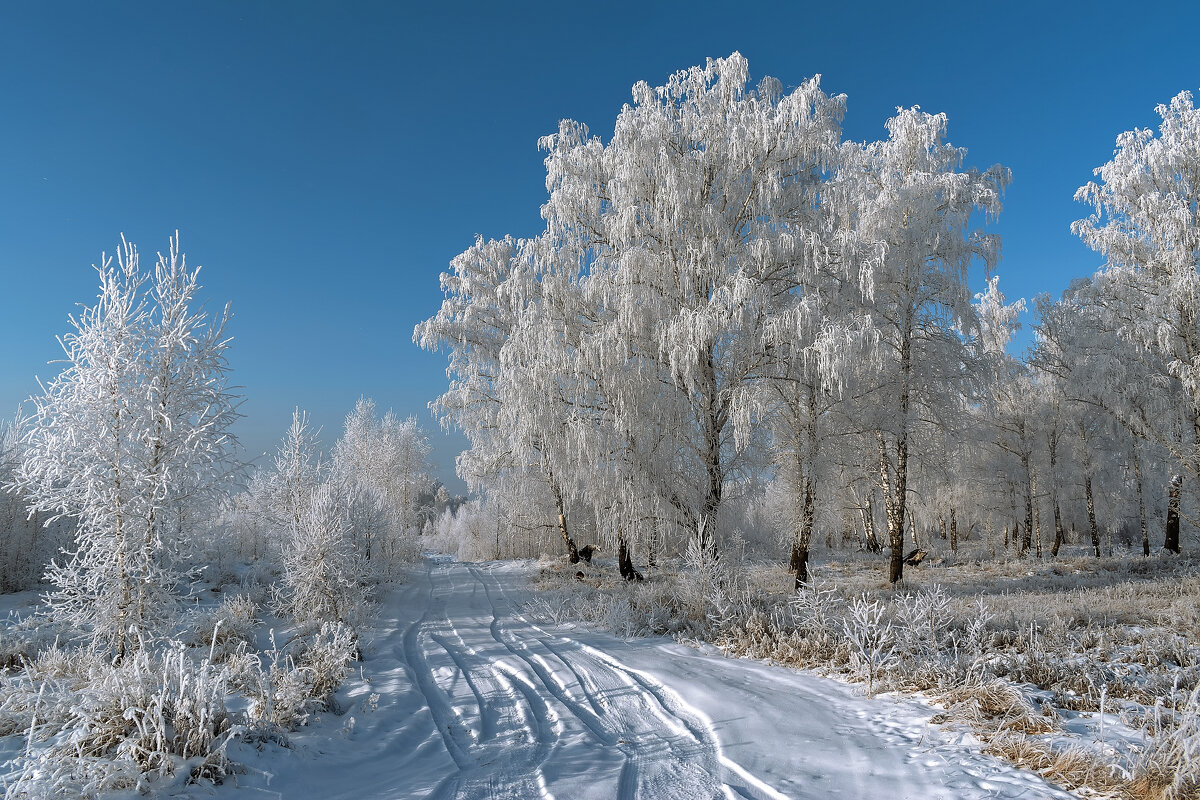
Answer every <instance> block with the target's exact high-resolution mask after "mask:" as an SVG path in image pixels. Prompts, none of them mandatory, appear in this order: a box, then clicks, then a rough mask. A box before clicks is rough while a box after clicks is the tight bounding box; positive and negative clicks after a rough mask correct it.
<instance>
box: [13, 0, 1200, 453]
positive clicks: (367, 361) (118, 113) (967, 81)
mask: <svg viewBox="0 0 1200 800" xmlns="http://www.w3.org/2000/svg"><path fill="white" fill-rule="evenodd" d="M910 5H911V8H910V7H909V6H910ZM732 9H733V6H732V4H729V3H702V2H689V3H661V4H660V3H652V2H637V3H626V2H608V3H603V4H577V3H545V4H534V3H519V2H514V3H453V2H450V3H439V4H430V5H421V6H417V5H412V4H408V3H403V2H386V3H367V2H356V3H333V2H329V3H308V2H288V3H284V2H274V3H265V2H237V3H234V2H204V3H199V2H171V3H162V2H155V3H104V4H101V3H91V2H87V3H85V2H75V3H62V2H44V3H33V2H19V3H18V2H14V3H6V4H4V5H3V6H2V7H0V109H2V112H0V278H2V279H3V280H2V281H0V413H3V414H5V415H7V414H8V413H10V410H13V411H15V409H16V407H17V404H18V403H19V402H20V401H21V400H23V399H24V398H26V397H27V396H29V394H31V393H32V392H33V391H35V390H36V388H37V385H36V383H35V381H34V376H35V375H40V376H42V377H43V378H45V377H49V376H51V375H53V374H54V373H55V372H57V370H58V367H56V366H52V365H49V366H48V365H47V363H46V362H47V361H48V360H50V359H53V358H55V357H56V356H57V355H58V353H59V351H58V349H57V348H58V345H57V343H56V342H55V336H56V335H59V334H61V333H63V332H65V331H66V329H67V325H66V318H67V315H68V314H69V313H72V312H73V311H74V310H75V304H76V303H79V302H89V303H90V302H91V300H92V299H93V298H94V296H95V274H94V272H92V270H91V269H90V265H91V264H92V263H93V262H96V261H97V260H98V257H99V254H100V252H101V251H102V250H107V251H108V252H113V250H114V249H115V246H116V243H117V242H118V240H119V235H120V234H121V233H122V232H124V233H125V234H126V236H127V237H128V238H129V239H130V240H132V241H134V242H137V243H138V245H139V246H140V249H141V251H142V253H143V258H144V259H149V260H150V262H151V263H152V256H153V254H154V253H155V252H156V251H157V250H161V249H165V247H166V244H167V238H168V237H169V236H170V235H171V234H172V232H174V231H175V230H176V229H179V230H180V231H181V233H182V236H183V244H184V249H185V251H186V252H187V253H188V255H189V260H190V262H191V263H196V264H203V265H204V266H205V269H204V272H203V273H202V274H203V276H204V283H205V285H206V287H207V292H208V295H209V297H210V298H211V304H212V305H213V306H214V307H219V306H220V305H222V304H223V303H224V302H225V301H226V300H230V301H232V303H233V309H234V313H235V319H234V322H233V325H232V333H233V334H234V336H235V342H234V344H233V346H232V348H231V350H230V360H231V363H232V366H233V369H234V373H233V374H234V379H235V382H236V383H238V384H240V385H241V386H243V387H245V388H244V392H245V396H246V402H245V404H244V406H243V409H242V410H243V412H244V414H245V419H244V420H243V421H242V422H241V423H240V428H239V433H240V436H241V438H242V440H243V443H244V444H245V445H246V447H247V449H248V451H250V454H251V455H255V454H257V453H261V452H263V451H266V450H269V449H271V448H272V447H273V446H274V443H275V442H276V441H277V439H278V438H279V436H281V435H282V433H283V431H284V429H285V428H286V427H287V424H288V422H289V418H290V413H291V409H292V408H293V407H294V406H297V405H299V406H300V407H302V408H306V409H308V410H310V411H311V412H312V414H313V417H314V420H315V421H316V422H317V423H318V424H320V425H322V426H324V428H325V438H326V439H328V440H332V439H333V438H335V436H336V435H337V433H338V432H339V431H340V427H341V420H342V418H343V416H344V415H345V413H346V412H347V411H349V409H350V408H351V407H352V406H353V404H354V401H355V399H356V398H357V397H359V395H368V396H371V397H374V398H375V400H376V402H377V403H378V404H379V405H380V406H381V407H389V406H390V407H392V408H394V409H395V410H396V411H397V412H399V413H401V414H415V415H417V416H418V417H419V418H420V419H421V420H422V421H423V422H424V423H425V424H426V425H427V426H428V428H429V429H430V430H431V431H433V430H435V429H436V423H434V421H433V420H432V418H431V417H430V416H429V413H428V411H427V410H426V403H427V402H428V401H429V400H430V399H432V398H433V397H435V396H436V395H437V394H438V393H439V392H441V391H442V389H443V388H444V386H445V376H444V372H443V370H444V367H445V361H444V359H443V358H441V357H439V356H437V355H433V354H429V353H425V352H423V351H420V350H418V349H417V348H416V346H415V345H413V344H412V342H411V336H412V328H413V325H414V324H415V323H417V322H418V321H420V320H422V319H424V318H426V317H428V316H430V315H431V314H433V313H434V312H435V311H436V310H437V307H438V305H439V303H440V301H441V294H440V290H439V287H438V280H437V276H438V274H439V272H441V271H442V270H443V269H445V267H446V265H447V263H448V262H449V260H450V259H451V258H452V257H453V256H454V255H456V254H457V253H459V252H461V251H462V250H464V249H465V248H466V247H468V246H469V245H470V244H471V241H472V239H473V237H474V235H475V234H477V233H479V234H482V235H484V236H486V237H498V236H502V235H504V234H506V233H512V234H514V235H518V236H530V235H534V234H535V233H536V232H537V230H538V227H539V223H540V219H539V216H538V208H539V205H540V204H541V202H542V201H543V200H544V198H545V185H544V170H543V167H542V157H543V155H542V154H541V153H539V152H538V150H537V147H536V142H537V138H538V137H539V136H541V135H544V134H546V133H550V132H552V131H554V130H555V129H556V127H557V121H558V120H559V119H560V118H563V117H570V118H574V119H578V120H581V121H584V122H586V123H587V124H588V125H589V126H590V127H591V129H592V130H593V132H596V133H598V134H600V135H601V136H605V137H607V136H608V135H609V134H610V133H611V131H612V126H613V121H614V119H615V117H616V114H617V112H618V111H619V110H620V107H621V105H622V104H623V103H625V102H627V101H628V100H629V97H630V95H629V90H630V87H631V86H632V85H633V83H634V82H636V81H638V80H647V81H649V82H650V83H651V84H660V83H662V82H663V81H664V79H665V78H666V77H667V76H668V75H669V74H670V73H671V72H673V71H674V70H677V69H682V68H685V67H688V66H690V65H694V64H700V63H703V61H704V59H705V58H706V57H710V56H714V57H715V56H724V55H728V54H729V53H730V52H732V51H733V50H739V51H741V52H742V53H743V54H744V55H745V56H746V57H747V58H748V59H749V61H750V69H751V72H752V80H757V78H759V77H761V76H762V75H768V74H769V75H774V76H775V77H777V78H779V79H780V80H781V81H783V83H784V85H785V86H795V85H796V84H798V83H800V82H801V81H802V80H804V79H806V78H807V77H809V76H811V75H813V74H815V73H821V74H822V76H823V78H822V82H823V86H824V88H825V89H826V91H829V92H835V93H845V94H847V95H848V104H849V107H848V113H847V118H846V122H845V133H846V135H847V136H848V137H850V138H853V139H858V140H863V139H868V138H870V139H877V138H881V137H882V136H883V135H884V133H885V132H884V128H883V123H884V121H885V120H886V119H887V117H888V116H889V115H890V114H891V113H892V112H893V111H894V109H895V107H896V106H910V105H920V106H921V107H922V108H923V109H925V110H927V111H931V112H938V111H944V112H946V113H947V114H948V116H949V120H950V123H949V139H950V141H952V142H953V143H955V144H957V145H960V146H965V147H966V148H968V150H969V154H968V161H969V162H970V163H972V164H974V165H978V166H981V167H986V166H989V165H991V164H993V163H997V162H999V163H1002V164H1004V165H1006V166H1008V167H1009V168H1010V169H1012V171H1013V184H1012V186H1011V188H1010V189H1009V191H1008V194H1007V195H1006V199H1005V211H1004V213H1003V214H1002V215H1001V218H1000V220H999V222H998V223H997V224H996V225H995V226H994V230H995V231H996V232H998V233H1000V234H1001V235H1002V236H1003V238H1004V250H1003V254H1004V258H1003V261H1002V263H1001V265H1000V267H999V269H998V270H997V271H998V273H999V274H1000V276H1001V287H1002V288H1003V290H1004V291H1005V292H1006V294H1008V295H1009V297H1010V298H1013V297H1018V296H1024V297H1031V296H1032V295H1033V294H1034V293H1036V292H1040V291H1049V292H1054V293H1057V292H1059V291H1061V290H1062V289H1063V288H1064V287H1065V286H1066V284H1067V283H1068V281H1069V280H1070V279H1071V278H1072V277H1074V276H1077V275H1082V274H1086V273H1089V272H1091V271H1092V270H1094V269H1095V268H1096V266H1097V265H1098V261H1097V258H1096V256H1095V255H1094V254H1092V253H1091V252H1090V251H1088V250H1087V249H1086V248H1084V247H1083V245H1082V244H1080V243H1079V241H1078V240H1077V239H1075V238H1074V237H1072V236H1071V235H1070V232H1069V230H1068V226H1069V225H1070V223H1071V221H1072V220H1074V219H1077V218H1078V217H1080V216H1082V215H1084V214H1085V213H1086V209H1084V208H1083V207H1082V206H1079V205H1077V204H1076V203H1074V201H1073V200H1072V196H1073V194H1074V191H1075V189H1076V188H1077V187H1078V186H1080V185H1081V184H1082V183H1084V182H1085V181H1087V180H1088V179H1089V178H1090V177H1091V170H1092V168H1094V167H1096V166H1098V165H1100V164H1102V163H1104V162H1105V161H1107V160H1108V158H1109V157H1110V156H1111V154H1112V150H1113V142H1114V139H1115V137H1116V136H1117V134H1118V133H1119V132H1121V131H1123V130H1127V129H1130V128H1132V127H1135V126H1143V127H1144V126H1153V125H1155V124H1156V123H1157V119H1158V118H1157V116H1156V115H1155V113H1154V107H1155V105H1156V104H1158V103H1161V102H1167V101H1168V100H1169V99H1170V98H1171V97H1173V96H1174V95H1175V94H1177V93H1178V92H1179V91H1181V90H1184V89H1190V90H1192V91H1193V92H1196V91H1197V90H1198V89H1200V57H1198V56H1197V52H1198V51H1197V47H1198V46H1197V44H1196V38H1195V37H1196V32H1197V30H1198V29H1200V4H1198V3H1195V2H1166V3H1149V4H1142V5H1140V6H1138V7H1136V9H1135V7H1134V6H1130V5H1129V4H1127V3H1120V4H1117V3H1046V2H1041V3H1023V2H1015V3H963V2H953V3H938V2H923V3H920V4H908V3H900V2H888V3H874V2H871V3H830V2H826V3H822V4H819V5H818V4H812V3H777V4H762V5H750V6H743V5H739V6H738V10H737V11H736V12H734V11H733V10H732ZM982 280H983V279H982V276H981V275H980V276H977V277H976V283H978V284H979V285H982ZM435 438H436V441H437V456H438V459H439V461H440V462H441V464H442V466H443V471H444V474H445V475H449V474H451V473H452V468H453V456H454V452H455V448H456V446H460V445H456V440H454V439H446V438H444V437H442V436H440V435H438V436H437V437H435Z"/></svg>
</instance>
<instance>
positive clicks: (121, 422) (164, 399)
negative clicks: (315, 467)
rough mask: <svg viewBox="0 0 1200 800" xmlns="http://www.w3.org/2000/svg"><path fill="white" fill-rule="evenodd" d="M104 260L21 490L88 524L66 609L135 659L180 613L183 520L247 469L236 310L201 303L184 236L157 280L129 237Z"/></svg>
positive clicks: (33, 420)
mask: <svg viewBox="0 0 1200 800" xmlns="http://www.w3.org/2000/svg"><path fill="white" fill-rule="evenodd" d="M116 262H117V263H116V265H115V266H114V264H113V261H112V259H110V258H107V257H105V258H102V259H101V263H100V266H99V267H97V268H96V269H97V272H98V274H99V276H100V294H99V299H98V301H97V303H96V304H95V305H94V306H91V307H86V308H84V309H83V311H81V312H80V313H79V315H78V316H77V317H72V318H71V328H72V330H71V331H70V332H69V333H68V334H67V335H65V336H64V337H62V339H61V343H62V346H63V350H64V352H65V354H66V357H65V359H64V361H65V363H66V365H67V366H66V368H65V369H64V370H63V372H61V373H60V374H59V375H58V376H57V377H55V378H54V379H53V380H52V381H51V382H50V383H49V384H48V385H46V387H45V389H44V392H43V394H41V395H39V396H36V397H34V398H33V399H32V402H33V404H34V409H35V410H34V413H33V415H32V416H31V417H30V418H29V419H28V420H27V421H26V422H25V432H24V437H23V453H22V461H21V463H20V465H19V467H18V469H17V470H16V473H15V475H14V479H13V482H12V484H11V485H12V488H14V489H16V490H17V491H20V492H22V493H23V495H24V496H25V497H26V498H27V499H28V501H29V503H30V508H31V510H32V511H34V512H39V513H44V514H48V515H50V519H55V518H58V517H67V518H71V519H73V520H74V521H75V522H76V526H77V533H76V542H75V547H74V550H73V551H72V552H71V553H69V554H68V556H67V559H66V560H65V561H64V562H62V563H55V564H53V565H52V566H51V567H50V570H49V572H48V577H49V578H50V580H51V582H52V583H53V584H54V587H55V588H54V591H53V592H52V593H51V595H50V604H51V607H52V608H53V610H54V611H55V612H56V613H57V614H59V615H61V616H62V617H63V618H65V619H67V620H69V621H71V622H73V623H75V624H77V625H83V626H86V627H88V628H90V630H91V633H92V636H93V638H94V640H95V641H96V642H97V643H98V644H101V645H103V646H106V647H109V648H111V650H112V651H113V653H114V654H115V656H116V657H117V658H123V657H124V656H125V655H126V654H127V653H129V652H130V651H131V650H134V649H137V648H138V647H139V644H140V642H141V641H142V640H143V639H145V638H146V637H148V636H153V635H154V634H155V633H156V632H157V631H159V630H161V628H162V626H163V624H164V623H166V622H167V621H168V620H170V619H171V618H172V617H173V615H174V602H173V595H172V592H173V587H174V586H175V584H176V583H177V581H178V580H179V578H180V574H179V572H178V570H177V569H176V565H175V559H174V558H173V555H174V553H173V549H174V546H175V545H176V544H178V543H179V541H180V539H181V534H182V531H179V530H178V529H177V526H175V525H173V524H172V522H173V521H175V520H178V519H181V518H182V515H183V513H184V512H185V510H186V509H188V508H194V507H196V506H197V505H198V504H202V503H205V502H209V501H211V500H213V499H214V498H215V497H216V496H217V495H218V494H219V493H220V492H222V491H223V490H224V489H225V488H226V486H227V481H228V479H229V478H230V477H231V476H233V475H234V474H235V473H236V471H237V465H236V464H235V463H234V461H233V453H234V450H235V447H236V440H235V439H234V437H233V435H232V433H231V431H230V426H231V425H232V423H233V421H234V420H235V419H236V418H237V416H238V415H237V411H236V407H237V397H236V395H235V394H234V393H233V391H232V390H231V389H230V387H229V385H228V366H227V364H226V360H225V351H226V349H227V347H228V343H229V339H228V337H227V336H226V333H225V326H226V323H227V321H228V318H229V312H228V308H227V309H226V310H225V313H224V314H223V315H221V316H216V317H210V316H209V315H208V314H207V313H206V312H205V311H204V310H203V308H198V307H197V305H196V303H197V296H198V292H199V289H200V286H199V283H198V281H197V278H198V273H199V268H197V269H194V270H193V269H188V268H187V266H186V262H185V258H184V256H183V254H182V252H181V251H180V250H179V239H178V236H176V237H175V238H173V239H172V240H171V242H170V248H169V250H168V253H167V255H165V256H164V255H161V254H160V255H159V258H158V262H157V264H156V266H155V270H154V274H153V276H148V275H146V274H145V273H143V272H142V271H141V269H140V267H139V263H138V253H137V249H136V248H135V247H134V246H133V245H132V244H130V243H128V242H125V241H124V240H123V241H122V245H121V249H120V250H119V251H118V255H117V259H116Z"/></svg>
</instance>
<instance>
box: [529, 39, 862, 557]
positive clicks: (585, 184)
mask: <svg viewBox="0 0 1200 800" xmlns="http://www.w3.org/2000/svg"><path fill="white" fill-rule="evenodd" d="M748 75H749V68H748V64H747V62H746V59H744V58H743V57H742V56H741V55H740V54H737V53H734V54H733V55H731V56H730V57H729V58H725V59H711V60H709V61H708V62H707V63H706V65H705V66H703V67H693V68H691V69H688V70H684V71H681V72H678V73H676V74H675V75H673V76H671V78H670V79H669V80H668V81H667V83H666V84H665V85H663V86H659V87H654V88H652V87H651V86H650V85H649V84H647V83H644V82H642V83H638V84H636V85H635V86H634V87H633V104H632V105H627V106H625V107H624V108H623V109H622V110H621V113H620V114H619V115H618V117H617V121H616V126H615V130H614V133H613V136H612V138H611V139H610V140H609V141H608V142H607V143H604V142H602V141H601V140H600V139H599V138H597V137H594V136H592V135H590V133H589V132H588V129H587V127H586V126H585V125H583V124H581V123H578V122H573V121H564V122H562V123H561V124H560V127H559V131H558V133H556V134H554V135H551V136H548V137H545V138H544V139H543V140H542V143H541V144H542V147H543V148H545V149H546V150H547V151H548V156H547V158H546V167H547V178H546V185H547V189H548V190H549V192H550V198H549V201H548V202H547V203H546V205H545V206H544V207H543V216H544V217H545V219H546V221H547V233H548V235H549V236H550V237H551V238H552V239H553V240H555V241H563V242H568V243H570V244H569V246H570V247H571V248H572V249H573V250H575V251H578V252H579V253H581V254H582V265H583V266H582V269H581V279H580V280H581V283H582V286H583V288H584V291H585V292H586V293H587V296H588V297H589V298H590V304H591V306H592V307H594V308H596V309H602V310H603V312H604V313H603V316H602V317H600V318H599V319H598V320H597V325H596V327H595V330H593V331H592V333H591V335H590V336H589V338H588V339H587V341H586V342H585V345H586V346H587V347H589V348H594V349H595V351H596V352H595V354H594V356H587V357H586V360H589V361H590V362H591V363H595V364H597V365H598V366H599V367H600V369H601V370H602V371H603V373H604V376H605V379H606V380H605V387H604V388H605V391H606V392H607V395H608V404H609V406H610V407H611V409H612V424H613V426H614V431H615V434H616V436H615V438H616V439H617V440H622V441H624V442H625V443H626V444H627V447H626V448H625V449H626V451H627V452H628V453H630V454H634V455H636V456H637V457H638V458H642V459H644V458H646V457H652V458H653V459H654V460H655V461H657V462H659V463H661V464H663V465H664V466H667V465H669V466H668V470H669V471H668V472H667V473H666V475H669V478H666V480H665V482H669V483H670V484H671V486H672V491H671V492H670V493H669V494H665V495H662V497H669V498H670V502H671V504H672V505H673V507H674V508H675V510H676V511H677V513H678V514H679V515H681V516H682V517H683V518H684V519H686V520H687V522H688V524H689V525H690V526H691V528H692V529H693V531H695V535H696V536H697V537H698V539H699V541H700V543H701V546H702V549H703V550H705V551H708V552H714V550H713V548H714V547H715V541H716V526H717V521H718V518H719V514H720V508H721V502H722V499H723V493H724V490H725V487H726V483H727V480H728V479H729V478H730V477H731V476H732V475H736V474H737V472H738V470H739V469H742V468H744V467H745V466H747V457H748V455H749V454H748V453H747V452H746V451H745V450H744V449H743V448H741V447H739V442H738V441H735V438H734V436H733V435H732V425H731V424H730V421H731V419H732V418H733V417H734V416H736V415H738V414H739V413H741V408H742V406H743V405H744V404H745V403H747V402H748V397H749V392H750V386H751V385H752V383H753V381H754V380H755V379H756V378H757V377H759V376H760V375H761V374H762V373H763V371H764V368H765V365H766V363H767V360H766V357H765V354H764V351H763V347H762V326H763V322H764V318H765V307H766V305H767V304H768V302H769V300H770V292H771V290H772V288H773V287H772V282H773V281H774V279H775V278H776V276H777V274H778V273H779V272H781V271H786V270H787V269H789V268H790V267H791V266H792V264H793V262H796V261H799V260H801V259H803V258H804V257H805V246H806V239H805V237H804V235H803V230H802V229H801V223H802V219H794V217H802V216H803V214H804V211H805V209H807V208H810V207H811V206H812V205H813V196H814V195H815V194H816V193H817V192H818V191H819V188H820V185H821V176H822V171H823V169H824V168H825V167H826V166H827V164H828V163H829V161H830V160H831V159H832V158H833V157H834V153H835V152H836V148H837V143H838V139H839V136H840V129H839V120H840V118H841V115H842V110H843V98H840V97H837V98H833V97H829V96H828V95H826V94H825V93H824V92H822V91H821V89H820V83H819V79H817V78H813V79H812V80H809V81H806V82H805V83H803V84H802V85H801V86H800V87H798V88H797V89H795V90H794V91H793V92H791V93H789V94H786V95H785V94H783V93H782V87H781V84H780V83H779V82H778V81H777V80H775V79H773V78H765V79H763V80H762V81H761V82H760V83H759V84H758V86H757V88H751V87H750V86H749V84H748ZM648 403H649V405H648ZM648 412H650V413H648ZM648 416H653V419H648ZM647 423H649V424H647ZM663 437H666V438H665V439H664V438H663ZM651 454H653V455H651ZM664 477H665V476H664ZM659 480H660V481H662V480H663V478H661V477H660V479H659Z"/></svg>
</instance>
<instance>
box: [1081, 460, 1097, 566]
mask: <svg viewBox="0 0 1200 800" xmlns="http://www.w3.org/2000/svg"><path fill="white" fill-rule="evenodd" d="M1083 494H1084V497H1085V498H1086V499H1087V514H1088V530H1089V531H1091V534H1092V549H1093V550H1095V551H1096V558H1099V557H1100V529H1099V528H1098V527H1096V498H1095V496H1094V495H1093V494H1092V475H1091V473H1090V472H1088V471H1087V470H1084V473H1083Z"/></svg>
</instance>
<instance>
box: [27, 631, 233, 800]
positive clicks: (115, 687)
mask: <svg viewBox="0 0 1200 800" xmlns="http://www.w3.org/2000/svg"><path fill="white" fill-rule="evenodd" d="M73 655H74V656H76V659H75V661H76V663H77V664H78V665H79V666H78V667H76V668H75V669H72V670H64V669H61V668H60V669H59V670H58V671H59V672H60V674H61V677H52V676H50V675H45V676H43V678H42V679H41V680H40V681H37V690H36V692H34V690H33V687H34V681H35V680H36V679H34V678H27V679H26V680H27V681H28V683H27V684H26V686H25V697H26V705H31V709H30V710H31V718H30V724H29V726H28V731H29V732H28V737H27V746H26V749H25V753H24V755H23V757H22V758H21V761H20V766H19V769H18V772H17V775H16V780H15V782H14V783H13V784H12V785H10V786H9V788H8V794H7V796H8V797H11V798H21V797H93V796H95V795H97V794H99V793H100V792H104V791H109V790H113V789H121V788H125V789H138V790H140V791H144V790H147V789H148V788H149V786H150V782H151V780H152V779H154V778H163V777H166V776H179V777H182V778H184V779H186V780H196V779H207V780H212V781H216V782H219V781H220V780H221V779H222V778H223V777H224V776H225V774H226V772H227V770H228V768H229V761H228V759H227V758H226V756H225V748H226V746H227V745H228V743H229V741H230V739H231V738H232V737H233V736H235V735H237V733H238V731H239V728H238V727H237V726H235V725H233V724H231V722H230V719H229V716H228V714H227V713H226V710H225V698H226V696H227V692H228V686H227V680H226V675H225V672H224V671H223V670H221V669H219V668H216V667H214V666H212V665H210V664H208V663H207V662H204V661H196V660H194V659H193V658H192V657H191V656H190V655H189V654H188V653H187V651H186V650H185V649H184V648H183V647H174V648H171V649H169V650H167V651H166V652H163V653H161V654H157V655H155V654H152V653H150V652H148V651H145V650H142V651H138V652H137V653H135V654H134V655H132V656H130V657H129V658H127V659H125V660H124V661H123V662H122V663H121V664H119V665H117V666H112V665H110V664H108V663H107V662H106V661H105V660H104V659H102V658H98V657H95V656H94V655H93V656H89V655H88V654H87V653H86V652H79V651H76V652H75V653H74V654H73ZM48 664H49V665H50V666H55V665H56V662H48ZM58 666H60V667H61V662H59V663H58ZM71 672H74V673H75V674H73V675H72V674H70V673H71ZM29 698H32V700H33V702H32V703H31V704H30V703H28V699H29Z"/></svg>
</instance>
